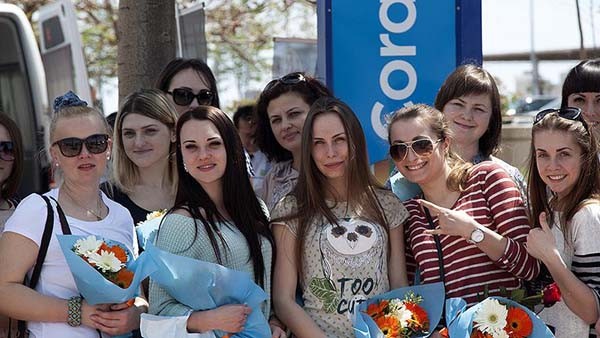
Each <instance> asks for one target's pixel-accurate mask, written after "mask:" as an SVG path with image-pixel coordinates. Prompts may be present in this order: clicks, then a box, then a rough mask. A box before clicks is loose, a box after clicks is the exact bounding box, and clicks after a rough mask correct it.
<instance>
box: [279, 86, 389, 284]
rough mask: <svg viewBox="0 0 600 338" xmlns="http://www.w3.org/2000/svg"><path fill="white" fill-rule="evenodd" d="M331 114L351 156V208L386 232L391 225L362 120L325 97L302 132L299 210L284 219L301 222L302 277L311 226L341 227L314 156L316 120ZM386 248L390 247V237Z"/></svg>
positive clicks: (298, 260) (299, 262) (296, 192)
mask: <svg viewBox="0 0 600 338" xmlns="http://www.w3.org/2000/svg"><path fill="white" fill-rule="evenodd" d="M328 113H333V114H336V115H337V116H339V118H340V120H341V121H342V124H343V125H344V130H345V131H346V137H347V142H348V154H349V158H348V166H347V169H346V186H347V203H348V204H347V206H348V209H349V210H360V211H361V216H363V217H365V218H366V219H368V220H370V221H372V222H374V223H377V224H380V225H381V226H382V227H383V228H384V229H385V232H386V233H389V224H388V222H387V219H386V217H385V214H384V210H383V208H382V207H381V204H380V203H379V200H378V199H377V196H376V195H375V189H378V188H381V186H380V185H379V183H377V180H376V179H375V177H374V176H373V174H371V171H370V170H369V160H368V156H367V146H366V141H365V135H364V133H363V130H362V127H361V125H360V121H359V120H358V118H357V117H356V115H355V114H354V112H353V111H352V109H350V107H348V106H347V105H346V104H345V103H344V102H342V101H340V100H338V99H335V98H332V97H322V98H320V99H318V100H317V101H315V103H314V104H313V105H312V106H311V108H310V110H309V112H308V116H307V117H306V122H305V123H304V129H303V131H302V155H301V161H300V174H299V176H298V184H297V185H296V188H295V189H294V191H293V192H292V194H293V195H294V196H295V197H296V201H297V205H298V210H297V213H296V214H294V215H290V216H288V217H285V218H284V219H287V220H289V219H293V220H297V221H298V229H297V243H296V244H297V245H296V263H297V267H298V269H299V272H300V274H302V266H303V262H304V257H303V256H302V249H303V248H304V246H305V243H306V237H307V236H308V230H309V227H310V225H311V223H312V222H313V221H314V220H316V219H319V218H325V219H326V220H327V221H328V222H329V223H330V224H338V220H337V218H336V217H335V215H334V214H333V212H332V211H331V209H330V207H329V206H328V204H327V203H326V198H325V197H326V196H327V195H328V194H327V193H328V192H329V193H331V192H333V188H332V187H331V185H330V184H329V182H328V181H327V178H326V177H325V175H323V174H322V173H321V172H320V171H319V169H318V168H317V166H316V164H315V161H314V159H313V157H312V147H313V142H312V139H313V125H314V123H315V118H316V117H317V116H320V115H323V114H328ZM337 202H338V201H336V204H337ZM333 207H335V205H334V206H333ZM387 245H388V247H389V236H388V244H387ZM388 252H389V251H388Z"/></svg>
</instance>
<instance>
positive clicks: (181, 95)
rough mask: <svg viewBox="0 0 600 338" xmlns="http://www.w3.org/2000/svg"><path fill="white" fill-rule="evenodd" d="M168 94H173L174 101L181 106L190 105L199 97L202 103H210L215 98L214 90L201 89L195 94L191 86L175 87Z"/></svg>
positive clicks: (199, 101)
mask: <svg viewBox="0 0 600 338" xmlns="http://www.w3.org/2000/svg"><path fill="white" fill-rule="evenodd" d="M167 94H171V96H173V102H175V104H177V105H179V106H189V105H190V103H192V101H194V99H197V100H198V103H199V104H200V105H209V104H210V102H211V101H212V98H213V92H211V91H210V90H208V89H201V90H200V91H199V92H198V94H194V92H192V90H191V89H189V88H175V89H173V91H172V92H167Z"/></svg>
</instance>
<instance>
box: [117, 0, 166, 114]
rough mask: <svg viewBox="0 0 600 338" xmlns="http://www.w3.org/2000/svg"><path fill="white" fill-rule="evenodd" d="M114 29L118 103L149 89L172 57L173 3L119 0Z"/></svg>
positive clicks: (162, 0) (149, 0)
mask: <svg viewBox="0 0 600 338" xmlns="http://www.w3.org/2000/svg"><path fill="white" fill-rule="evenodd" d="M117 27H118V30H117V32H118V36H119V41H118V56H117V60H118V62H117V64H118V76H119V102H121V101H122V99H123V98H124V97H125V96H126V95H127V94H129V93H131V92H132V91H135V90H137V89H139V88H144V87H151V86H152V85H153V84H154V81H155V78H156V76H157V75H158V74H159V73H160V71H161V69H162V68H163V67H164V66H165V64H166V63H167V62H169V61H170V60H171V59H173V58H174V57H175V48H176V39H177V34H176V28H175V0H121V1H120V2H119V21H118V24H117Z"/></svg>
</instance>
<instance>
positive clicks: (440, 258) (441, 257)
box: [423, 207, 446, 326]
mask: <svg viewBox="0 0 600 338" xmlns="http://www.w3.org/2000/svg"><path fill="white" fill-rule="evenodd" d="M423 210H424V211H425V216H426V217H427V222H428V223H429V228H430V229H432V230H433V229H435V224H433V219H432V218H431V214H430V213H429V209H427V208H425V207H423ZM433 240H434V241H435V248H436V249H437V254H438V264H439V267H440V278H441V279H442V283H443V284H444V286H445V285H446V282H445V281H444V279H445V277H446V271H445V270H444V254H443V252H442V243H440V236H439V235H433ZM440 324H441V325H443V326H446V306H442V318H441V319H440Z"/></svg>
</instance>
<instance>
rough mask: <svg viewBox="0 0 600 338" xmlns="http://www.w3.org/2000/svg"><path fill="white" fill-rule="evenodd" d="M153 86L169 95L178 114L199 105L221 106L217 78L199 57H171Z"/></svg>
mask: <svg viewBox="0 0 600 338" xmlns="http://www.w3.org/2000/svg"><path fill="white" fill-rule="evenodd" d="M155 87H156V88H158V89H160V90H162V91H163V92H165V93H166V94H168V96H169V97H171V101H172V102H173V104H174V105H175V108H176V109H177V112H178V113H179V115H181V114H183V113H184V112H185V111H186V110H188V109H190V108H195V107H197V106H200V105H207V106H213V107H217V108H221V106H220V103H219V92H218V90H217V80H216V79H215V76H214V74H213V72H212V70H211V69H210V67H208V65H207V64H206V63H204V61H202V60H199V59H182V58H176V59H173V60H172V61H171V62H169V63H168V64H167V65H166V66H165V68H163V70H162V72H161V73H160V75H159V76H158V79H157V80H156V84H155Z"/></svg>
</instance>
